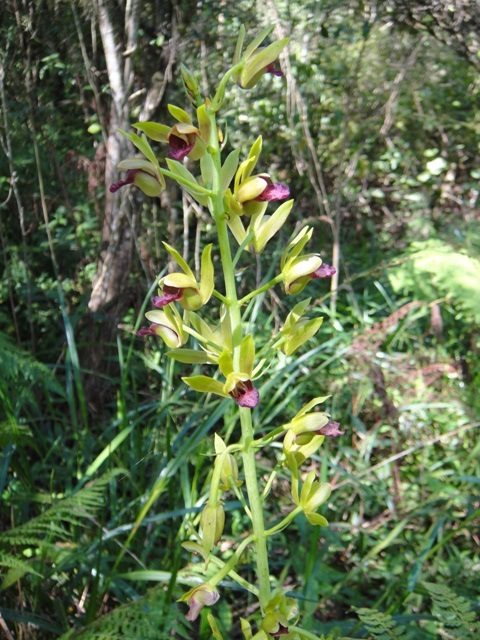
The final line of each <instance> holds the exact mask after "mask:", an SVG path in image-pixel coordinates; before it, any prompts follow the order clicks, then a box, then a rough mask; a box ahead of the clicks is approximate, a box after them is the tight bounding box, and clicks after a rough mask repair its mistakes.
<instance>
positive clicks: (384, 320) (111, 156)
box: [0, 0, 480, 640]
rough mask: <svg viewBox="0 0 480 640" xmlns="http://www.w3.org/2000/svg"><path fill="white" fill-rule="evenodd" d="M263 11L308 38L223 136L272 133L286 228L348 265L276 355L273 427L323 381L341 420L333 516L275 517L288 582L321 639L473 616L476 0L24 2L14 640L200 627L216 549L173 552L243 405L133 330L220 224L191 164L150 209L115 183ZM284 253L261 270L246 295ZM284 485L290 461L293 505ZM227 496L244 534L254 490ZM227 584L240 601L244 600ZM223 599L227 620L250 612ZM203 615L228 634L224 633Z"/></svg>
mask: <svg viewBox="0 0 480 640" xmlns="http://www.w3.org/2000/svg"><path fill="white" fill-rule="evenodd" d="M241 24H245V26H246V29H247V32H248V33H256V32H257V31H259V30H260V28H261V27H263V26H265V25H268V24H274V25H275V31H274V34H275V37H279V38H280V37H284V36H286V35H289V36H290V38H291V42H290V45H289V49H288V52H287V53H285V54H284V55H282V58H281V66H282V69H283V71H284V77H283V78H274V77H272V78H269V79H267V80H265V81H263V82H262V83H261V84H260V85H258V86H257V87H256V89H255V92H254V93H251V92H245V91H243V90H242V89H240V88H238V87H236V88H233V89H232V90H231V92H230V94H229V97H228V100H227V102H226V105H225V106H224V107H223V111H222V117H223V119H224V120H223V122H224V127H223V133H224V137H225V140H226V145H229V146H231V147H232V148H233V147H234V146H238V147H240V148H241V149H242V153H243V154H245V153H247V152H248V149H249V147H250V145H251V143H252V141H253V140H254V139H255V137H256V136H258V135H260V134H262V135H263V137H264V150H263V153H262V161H263V163H264V166H262V167H261V169H262V170H263V171H265V172H267V171H268V172H269V173H270V174H271V175H272V176H275V178H276V179H277V180H280V181H282V182H288V184H289V186H290V190H291V192H292V194H293V195H294V196H295V199H296V205H295V210H294V213H293V214H292V217H291V219H290V222H289V223H288V225H287V226H286V227H285V228H284V229H283V230H282V234H283V239H284V240H286V239H288V237H290V236H291V234H292V233H293V232H294V230H298V229H299V228H300V227H301V226H303V225H304V224H305V223H308V224H309V225H311V226H313V227H314V230H315V231H314V234H315V235H314V238H315V245H316V247H315V248H314V250H315V251H317V250H318V251H319V252H320V253H321V255H322V256H323V257H324V259H325V260H326V261H327V262H329V263H333V264H334V265H335V266H337V276H338V277H337V278H334V279H333V280H332V286H331V288H329V284H327V283H325V282H318V283H316V284H315V288H314V293H313V296H314V300H315V308H316V309H317V311H318V312H319V313H320V314H322V315H324V317H325V320H324V324H323V327H322V331H321V332H320V333H319V334H318V336H319V337H317V340H316V342H312V343H311V344H310V347H309V349H308V350H307V348H306V347H305V352H304V355H303V356H302V359H301V366H300V367H299V368H298V369H295V370H293V369H292V368H289V365H288V362H280V361H279V362H278V363H276V364H275V367H276V368H275V369H274V374H273V378H272V382H271V386H270V387H269V388H268V389H265V390H264V391H263V397H265V402H263V403H262V406H261V407H260V409H259V412H258V424H259V428H260V429H262V428H264V427H266V426H268V425H281V424H282V423H283V422H285V421H286V420H288V419H290V417H291V416H292V415H294V414H295V412H296V411H298V409H299V407H300V406H301V404H302V401H303V400H305V399H309V398H311V397H313V396H318V395H321V394H325V395H326V394H331V399H330V400H329V402H330V406H329V412H330V413H331V414H332V416H334V418H335V420H338V421H339V422H341V424H342V428H343V429H344V430H345V431H346V433H345V435H343V436H342V437H341V438H340V439H338V440H336V441H335V446H330V447H329V450H326V452H325V453H324V454H323V455H322V459H321V463H322V470H323V471H322V473H324V474H325V477H329V478H331V477H335V490H334V492H333V494H332V499H331V501H330V503H329V508H328V510H329V514H327V515H328V519H329V521H330V522H331V523H332V524H331V526H330V527H329V528H328V529H327V528H325V529H324V528H322V529H321V530H320V532H319V531H318V530H315V531H313V532H312V531H311V530H310V529H309V528H307V527H306V526H305V524H304V521H302V520H301V519H298V522H297V521H296V526H295V528H294V529H293V530H292V531H290V530H289V533H288V534H287V533H286V534H284V535H283V536H280V542H279V545H278V563H277V565H275V566H274V571H275V573H276V576H277V579H278V581H279V584H286V585H288V588H289V589H290V590H291V591H292V593H293V594H294V595H295V596H297V597H298V598H299V603H300V606H301V608H302V609H303V610H304V615H305V614H306V619H307V620H308V621H309V625H310V628H311V629H312V631H313V632H316V633H332V634H334V637H337V636H338V633H341V634H344V635H350V636H351V637H375V638H376V637H402V636H399V635H386V636H381V635H380V631H378V629H380V627H382V625H386V626H387V627H388V625H390V626H391V625H394V626H393V627H392V628H393V629H394V631H391V630H390V631H389V633H391V634H393V633H394V632H395V633H397V631H398V633H403V632H405V633H407V632H408V633H410V636H409V637H413V638H436V637H440V636H439V635H438V634H443V635H445V634H446V633H451V632H452V629H453V628H454V626H455V625H453V627H452V626H448V625H449V624H450V625H452V624H453V623H452V618H451V616H450V617H449V615H447V614H448V612H447V613H445V611H444V610H443V609H442V606H441V604H439V602H440V601H441V599H442V598H443V602H445V601H448V602H450V603H456V604H458V602H459V601H460V600H459V599H461V598H462V597H464V598H466V599H467V600H468V602H467V604H465V602H464V601H463V600H462V602H463V606H464V609H465V612H464V613H465V615H466V616H467V617H468V615H469V614H470V613H471V610H470V605H472V606H473V607H474V610H475V607H476V611H477V613H478V604H479V603H478V593H479V579H478V567H479V551H478V533H477V532H478V526H479V508H480V505H479V497H478V472H479V468H478V467H479V465H478V458H479V453H480V449H479V447H480V445H479V444H478V439H477V438H475V433H476V432H475V430H476V429H478V426H479V421H478V410H479V407H480V403H479V398H478V392H477V389H478V386H479V385H480V367H479V359H478V354H479V339H480V334H479V330H478V326H479V321H480V296H479V284H478V283H479V282H480V232H479V226H478V221H479V207H480V201H479V193H480V188H479V178H480V168H479V167H480V164H479V158H480V115H479V111H478V104H479V100H480V77H479V67H480V57H479V52H480V36H479V34H480V9H479V7H478V3H477V2H475V1H474V0H472V1H471V2H468V1H464V0H454V1H452V2H433V1H425V2H421V1H419V0H418V1H416V2H406V1H405V2H401V1H393V0H391V1H387V2H380V1H377V2H375V1H374V2H360V1H357V0H348V1H347V2H344V1H343V2H341V1H335V0H322V1H318V0H315V1H313V0H303V1H297V0H285V1H282V0H263V1H262V2H256V1H252V0H250V1H248V2H247V1H244V0H238V1H237V2H235V3H232V2H228V1H226V0H224V1H220V2H212V1H206V2H202V1H198V2H190V1H189V0H181V1H179V2H165V1H163V0H162V1H160V0H151V1H145V2H140V1H139V0H115V2H107V1H106V0H76V1H75V0H74V1H70V0H5V2H3V3H2V6H1V7H0V111H1V122H0V142H1V147H2V149H1V153H0V214H1V223H0V240H1V245H0V255H1V275H0V319H1V325H0V442H1V445H2V450H3V451H2V453H1V454H0V492H1V506H0V567H1V569H2V575H3V583H2V586H1V589H2V592H1V600H2V604H1V606H0V614H1V615H0V625H1V627H2V630H3V631H4V632H5V633H6V634H7V636H6V637H15V638H17V637H18V638H21V639H28V638H59V637H62V638H64V639H66V638H72V639H73V638H82V639H85V640H86V639H87V638H88V639H89V640H91V639H93V638H103V637H107V636H106V635H105V634H107V633H110V634H111V635H109V636H108V637H116V638H117V637H118V638H137V637H138V638H142V639H147V638H152V639H153V638H164V637H165V638H166V637H172V629H173V630H174V633H175V635H174V636H173V637H185V638H190V637H192V630H191V628H190V626H189V623H187V622H185V621H184V618H183V613H184V611H183V610H181V605H177V604H176V603H175V598H176V597H178V595H179V591H178V590H177V584H191V578H192V575H194V574H195V571H196V567H195V566H194V565H192V566H191V567H189V570H188V571H180V572H179V567H180V566H183V565H184V564H185V557H186V556H185V557H184V551H183V550H182V548H181V547H180V542H181V541H182V540H183V539H184V538H185V537H186V536H187V535H188V534H187V533H186V531H187V529H186V527H188V522H189V521H190V522H191V521H193V520H194V518H195V515H196V513H197V512H198V509H199V505H201V504H202V501H203V500H204V497H205V496H204V481H205V474H206V468H205V466H204V460H205V456H206V455H207V454H208V453H209V452H211V450H212V446H211V443H210V440H209V438H207V437H206V436H207V434H209V432H211V431H212V429H213V428H215V429H217V430H218V429H223V431H224V433H225V434H226V435H227V436H228V433H229V429H230V428H233V426H232V422H231V420H230V417H229V412H228V408H227V409H225V405H224V404H223V403H222V402H220V401H218V400H213V399H210V400H208V402H205V401H204V400H199V399H198V398H197V397H195V395H194V394H193V393H190V392H187V390H186V388H185V386H184V385H182V383H181V381H180V378H181V375H182V366H181V365H180V364H179V363H173V362H170V361H169V362H166V358H164V357H163V353H162V352H163V348H161V347H159V345H157V344H156V343H153V342H151V343H150V342H144V341H142V340H139V339H137V338H136V337H135V335H134V332H133V330H134V327H135V326H137V327H138V325H139V323H140V321H141V316H142V314H143V311H144V310H145V308H146V307H147V305H148V304H149V301H148V297H147V295H148V294H151V293H152V291H153V290H154V288H153V285H154V283H155V280H156V278H157V277H158V276H159V275H160V274H163V273H165V272H166V270H168V268H169V265H168V255H167V253H166V251H165V249H164V247H163V245H162V244H161V243H162V240H167V241H168V242H169V243H171V244H175V245H176V246H177V247H182V248H183V254H184V257H185V258H186V259H189V260H190V261H191V263H192V264H193V263H196V264H198V256H199V255H200V252H201V249H202V248H203V246H204V245H205V244H206V243H207V242H209V239H210V237H211V232H212V229H211V221H210V220H209V218H208V216H207V215H206V213H205V212H204V211H203V210H202V209H201V207H199V205H197V203H196V202H194V201H193V200H191V199H189V197H187V196H185V195H182V194H181V193H180V191H179V190H178V189H176V188H175V187H174V186H172V185H170V186H169V187H168V189H167V191H166V192H165V193H164V194H162V197H161V199H159V200H155V201H153V200H152V199H148V198H145V197H143V195H142V193H141V192H140V191H139V190H135V189H130V190H129V191H128V192H125V193H124V194H123V197H122V198H118V197H113V195H112V194H110V193H109V192H108V185H109V184H111V183H112V182H113V181H115V180H116V179H117V176H118V172H117V170H116V164H117V163H118V161H119V160H121V159H122V158H124V157H127V156H128V155H132V148H129V144H130V143H129V142H128V141H127V140H126V139H125V138H123V137H122V136H121V135H120V134H119V133H118V129H123V130H129V129H130V126H131V124H132V123H133V122H137V121H139V120H142V121H143V120H155V121H158V122H164V123H168V122H170V120H171V117H170V115H169V113H168V110H167V104H168V103H173V104H179V105H182V106H184V105H185V103H186V101H185V99H184V95H183V88H182V85H181V82H180V74H179V64H180V62H182V63H183V64H185V65H186V66H187V67H188V68H189V69H191V70H192V71H193V72H194V73H195V74H196V75H197V77H198V79H199V82H200V84H201V87H202V91H203V92H204V93H205V94H208V93H209V92H211V91H212V90H213V89H214V87H215V86H216V83H217V81H218V79H219V78H220V77H221V75H222V73H223V72H224V71H225V69H226V68H227V66H228V65H230V64H231V60H232V56H233V51H234V48H235V41H236V37H237V34H238V30H239V27H240V25H241ZM275 251H277V249H275V247H274V248H273V249H272V250H270V252H268V251H267V252H266V253H264V254H262V256H261V259H260V258H259V259H257V260H255V259H253V258H252V263H251V264H250V265H244V268H245V276H244V282H245V287H246V290H247V287H251V286H252V285H254V284H256V283H259V282H260V281H261V280H262V279H263V278H264V277H266V276H267V275H268V274H269V269H270V268H271V264H272V258H273V255H274V253H275ZM268 304H269V314H268V315H267V314H265V313H264V312H262V313H259V314H258V316H257V323H258V330H259V331H263V332H265V333H268V332H269V331H270V330H271V328H272V326H277V325H278V323H280V319H279V318H280V315H281V317H284V315H285V314H284V313H283V310H284V309H289V307H288V304H289V301H285V300H283V299H282V298H281V296H280V294H279V297H277V296H272V297H271V298H270V299H269V301H268ZM279 309H282V314H279ZM225 411H226V413H225ZM224 413H225V415H224ZM223 416H224V417H223ZM222 421H223V422H224V424H223V422H222ZM219 424H220V425H223V426H219ZM265 464H266V465H267V466H268V465H270V466H271V465H272V464H273V461H272V460H265ZM283 489H284V488H283V487H282V481H281V479H280V480H279V482H278V486H276V487H275V489H274V490H275V491H276V492H277V493H278V505H279V512H280V511H281V509H282V501H283V500H284V490H283ZM146 504H148V505H150V507H151V508H150V510H149V511H148V515H146V514H143V515H142V507H144V506H145V505H146ZM226 508H227V511H228V512H229V517H230V518H231V519H232V520H233V524H232V535H233V536H235V531H236V526H237V528H238V522H237V523H236V520H235V518H238V517H239V515H238V512H237V511H236V506H235V503H234V501H233V500H232V503H231V504H227V505H226ZM299 545H301V548H302V549H304V550H305V554H304V555H303V554H302V557H299V554H298V548H299ZM149 571H155V574H153V573H148V572H149ZM293 576H298V577H299V578H300V582H295V581H294V580H293ZM151 580H156V581H157V582H159V583H160V584H159V585H158V586H155V587H154V588H152V584H151V582H150V581H151ZM432 584H433V586H432ZM428 585H430V586H428ZM438 588H440V589H443V590H444V591H442V592H441V594H440V595H439V592H438ZM435 589H437V590H435ZM475 598H477V600H476V601H475ZM227 599H228V598H227ZM231 601H232V602H233V607H234V608H235V607H237V609H238V610H239V611H241V612H242V611H247V610H248V606H249V602H248V597H247V596H246V595H245V594H244V593H239V594H238V598H237V599H236V600H235V601H234V598H233V597H231ZM232 602H231V603H230V604H232ZM218 606H219V607H220V612H221V623H222V625H223V628H224V629H225V630H226V629H228V628H229V625H230V616H231V613H230V612H231V607H230V606H227V602H225V601H221V602H220V603H219V605H218ZM354 608H356V609H357V610H358V616H357V613H355V610H354ZM366 608H368V609H376V610H377V611H376V614H378V616H380V614H381V615H382V616H383V615H386V616H387V619H384V618H383V617H382V618H380V617H378V618H375V620H374V622H372V620H373V617H372V616H373V614H369V615H370V617H369V615H368V614H365V613H364V611H363V610H364V609H366ZM452 608H453V604H452ZM459 610H460V609H459ZM462 611H463V610H462ZM382 612H385V614H384V613H382ZM374 613H375V612H374ZM365 615H366V619H365ZM388 616H390V618H388ZM460 618H461V616H460V614H459V617H458V619H456V620H457V622H455V624H457V623H458V624H457V627H456V628H457V629H458V628H460V627H459V626H458V625H462V624H463V627H461V628H462V629H463V630H464V633H465V634H466V633H469V631H465V629H467V627H468V625H469V624H470V623H468V621H467V622H465V620H466V619H463V618H462V619H460ZM392 621H393V622H392ZM204 623H205V621H203V622H202V625H204ZM369 624H370V626H369ZM472 624H473V623H472ZM375 625H377V626H376V627H375ZM395 625H397V626H395ZM398 625H400V626H398ZM401 625H403V627H402V626H401ZM409 625H410V626H409ZM407 627H408V628H407ZM382 628H383V627H382ZM385 628H386V627H385ZM388 628H390V627H388ZM469 628H470V627H469ZM375 629H376V631H375ZM195 633H196V634H197V636H195V637H199V638H208V637H209V635H208V634H209V632H208V631H207V627H206V626H200V628H196V630H195ZM230 633H231V636H228V637H232V638H235V637H237V636H236V635H235V634H237V633H239V630H238V629H234V630H233V631H231V632H230ZM375 633H377V635H375ZM385 633H386V632H385ZM8 634H10V636H8ZM12 634H13V636H12ZM102 634H103V635H102ZM335 634H337V636H335ZM369 634H370V635H369ZM238 637H239V636H238ZM405 637H406V636H405ZM459 637H460V636H459ZM461 637H465V638H467V637H468V636H467V635H462V636H461ZM472 637H474V636H472ZM475 637H476V636H475Z"/></svg>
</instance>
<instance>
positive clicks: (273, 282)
mask: <svg viewBox="0 0 480 640" xmlns="http://www.w3.org/2000/svg"><path fill="white" fill-rule="evenodd" d="M283 280H285V275H284V274H283V273H280V274H279V275H278V276H275V278H272V280H270V281H269V282H267V283H266V284H264V285H262V286H261V287H259V288H258V289H255V291H250V293H248V294H247V295H246V296H244V297H243V298H242V299H241V300H239V301H238V304H239V305H240V306H242V305H244V304H245V303H246V302H248V301H249V300H251V299H252V298H255V296H258V295H259V294H260V293H263V292H264V291H268V290H269V289H271V288H272V287H273V286H275V285H276V284H277V283H278V282H283Z"/></svg>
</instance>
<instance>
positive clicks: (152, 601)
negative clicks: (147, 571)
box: [59, 587, 192, 640]
mask: <svg viewBox="0 0 480 640" xmlns="http://www.w3.org/2000/svg"><path fill="white" fill-rule="evenodd" d="M165 598H166V592H165V591H164V590H163V588H162V587H156V588H154V589H151V590H150V591H148V592H147V594H146V595H145V596H143V597H142V598H139V599H138V600H135V601H134V602H130V603H128V604H124V605H122V606H120V607H117V608H115V609H114V610H113V611H111V612H110V613H107V614H106V615H104V616H102V617H101V618H99V619H98V620H95V621H94V622H92V623H90V624H88V625H87V626H85V627H83V628H82V629H78V630H77V631H74V630H71V631H69V632H68V633H66V634H64V635H63V636H61V638H60V639H59V640H167V639H168V640H170V639H171V638H172V632H173V631H175V637H178V638H184V639H185V640H190V639H191V637H192V634H191V627H190V625H189V623H187V621H186V620H185V618H184V616H183V614H182V613H181V612H180V610H179V608H178V606H177V604H176V603H168V604H167V605H166V602H165Z"/></svg>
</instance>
